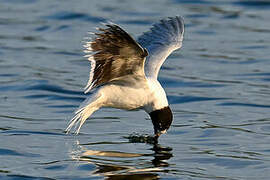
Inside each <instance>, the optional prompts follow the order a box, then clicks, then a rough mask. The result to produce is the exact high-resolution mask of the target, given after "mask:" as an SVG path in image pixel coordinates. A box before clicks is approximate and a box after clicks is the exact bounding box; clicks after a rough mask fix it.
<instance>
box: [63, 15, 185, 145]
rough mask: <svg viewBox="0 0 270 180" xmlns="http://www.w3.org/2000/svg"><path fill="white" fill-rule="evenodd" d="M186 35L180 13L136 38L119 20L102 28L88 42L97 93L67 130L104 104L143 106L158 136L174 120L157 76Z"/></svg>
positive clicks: (90, 83)
mask: <svg viewBox="0 0 270 180" xmlns="http://www.w3.org/2000/svg"><path fill="white" fill-rule="evenodd" d="M183 34H184V22H183V19H182V18H181V17H179V16H176V17H169V18H166V19H162V20H160V22H158V23H156V24H154V25H153V26H152V27H151V29H150V30H149V31H148V32H145V33H143V34H142V35H141V36H139V38H138V40H137V41H136V40H134V39H133V38H132V37H131V36H130V35H129V34H128V33H127V32H126V31H124V30H123V29H122V28H121V27H119V26H118V25H116V24H113V23H108V24H105V28H98V32H97V33H94V35H95V37H94V38H93V39H92V40H91V41H88V42H86V44H85V45H84V46H85V48H86V50H85V52H86V54H87V55H86V57H87V58H88V60H89V61H90V62H91V71H90V77H89V81H88V84H87V86H86V87H85V93H87V92H89V91H90V90H93V92H92V93H91V94H90V96H89V97H88V98H87V99H86V100H85V101H84V102H83V103H82V104H81V106H80V107H79V109H78V110H77V111H76V112H75V116H74V118H73V119H72V120H71V121H70V123H69V125H68V127H67V129H66V131H67V132H69V131H70V130H71V129H72V127H73V126H74V125H75V130H76V133H79V131H80V128H81V126H82V125H83V123H84V122H85V121H86V119H87V118H89V117H90V116H91V114H92V113H94V112H95V111H96V110H98V109H99V108H101V107H113V108H119V109H125V110H135V109H143V110H145V111H146V112H147V113H148V114H149V115H150V117H151V120H152V123H153V126H154V133H155V136H154V137H155V139H156V140H157V139H158V137H159V136H160V135H161V134H163V133H165V132H166V131H167V130H168V129H169V127H170V125H171V123H172V120H173V115H172V111H171V109H170V107H169V104H168V100H167V97H166V93H165V91H164V89H163V88H162V86H161V85H160V83H159V82H158V80H157V77H158V73H159V70H160V67H161V65H162V64H163V62H164V61H165V60H166V58H167V57H168V56H169V55H170V54H171V53H172V52H173V51H174V50H176V49H179V48H180V47H181V46H182V41H183Z"/></svg>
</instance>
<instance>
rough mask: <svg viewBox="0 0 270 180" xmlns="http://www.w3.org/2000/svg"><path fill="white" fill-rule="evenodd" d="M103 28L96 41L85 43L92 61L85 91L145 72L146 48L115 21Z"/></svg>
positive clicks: (89, 58) (100, 29)
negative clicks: (126, 76)
mask: <svg viewBox="0 0 270 180" xmlns="http://www.w3.org/2000/svg"><path fill="white" fill-rule="evenodd" d="M106 26H107V28H105V29H103V28H99V29H98V30H99V32H98V33H95V35H96V36H95V38H94V40H93V41H90V42H87V43H86V44H85V47H86V52H87V53H88V54H89V53H90V55H88V60H89V61H91V71H90V77H89V82H88V84H87V86H86V88H85V89H86V90H85V92H88V91H90V90H91V89H92V88H95V87H96V86H100V85H102V84H105V83H107V82H110V81H113V80H116V79H117V78H119V77H123V76H125V75H129V74H139V75H144V68H143V67H144V59H145V57H146V56H147V51H146V50H144V49H143V48H142V47H141V46H140V45H139V44H138V43H137V42H136V41H135V40H134V39H133V38H132V37H131V36H130V35H129V34H128V33H126V32H125V31H124V30H123V29H122V28H120V27H119V26H117V25H115V24H108V25H106Z"/></svg>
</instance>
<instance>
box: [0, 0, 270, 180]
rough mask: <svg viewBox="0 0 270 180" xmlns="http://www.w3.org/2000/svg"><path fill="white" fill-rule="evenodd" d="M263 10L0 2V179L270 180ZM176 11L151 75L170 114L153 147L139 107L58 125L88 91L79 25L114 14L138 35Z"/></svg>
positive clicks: (150, 2)
mask: <svg viewBox="0 0 270 180" xmlns="http://www.w3.org/2000/svg"><path fill="white" fill-rule="evenodd" d="M269 9H270V3H269V1H267V0H259V1H255V0H228V1H227V0H226V1H225V0H223V1H214V0H197V1H195V0H190V1H189V0H188V1H187V0H167V1H154V0H147V1H146V0H139V1H124V0H122V1H87V0H81V1H75V0H73V1H72V0H67V1H41V0H0V179H1V180H2V179H3V180H17V179H23V180H37V179H38V180H47V179H48V180H49V179H50V180H51V179H82V180H83V179H226V180H236V179H237V180H238V179H245V180H246V179H250V180H253V179H269V177H270V144H269V142H270V113H269V112H270V111H269V110H270V59H269V57H270V39H269V37H270V36H269V35H270V23H269V17H270V11H269ZM175 15H181V16H183V17H184V19H185V25H186V26H185V27H186V29H185V36H184V42H183V47H182V49H181V50H179V51H176V52H174V53H173V54H172V55H171V56H170V57H169V58H168V59H167V61H166V63H165V64H164V66H163V67H162V70H161V72H160V76H159V78H160V82H161V83H162V85H163V86H164V88H165V90H166V92H167V95H168V99H169V103H170V104H171V108H172V110H173V112H174V121H173V124H172V127H171V128H170V130H169V131H168V133H167V134H166V135H162V136H161V138H160V142H159V145H157V146H155V145H152V144H151V143H148V142H147V141H146V140H144V137H147V136H148V135H150V134H152V133H153V129H152V124H151V121H150V119H149V117H148V115H147V114H146V113H145V112H143V111H131V112H127V111H122V110H117V109H110V108H104V109H101V110H99V111H98V112H96V113H95V114H94V115H93V116H92V118H91V119H89V120H88V121H87V122H86V123H85V125H84V126H83V127H82V129H81V133H80V134H79V135H78V136H74V135H72V134H69V135H66V134H65V133H64V130H65V128H66V127H67V123H68V121H69V120H70V118H71V117H72V115H73V111H74V110H75V109H76V108H77V107H78V106H79V104H80V103H81V102H82V101H83V100H84V99H85V98H86V96H87V95H85V94H83V87H84V86H85V84H86V83H87V80H88V74H89V68H90V65H89V62H88V61H86V59H85V58H84V57H83V55H84V54H83V51H82V50H83V48H82V44H83V43H82V41H83V39H84V37H85V36H87V32H88V31H95V27H97V26H100V22H104V21H113V22H115V23H118V24H120V25H121V26H122V27H123V28H124V29H126V30H127V31H128V32H130V33H131V34H132V35H133V36H134V37H137V36H139V35H140V34H141V33H142V32H144V31H147V30H148V29H149V28H150V26H151V24H152V23H154V22H156V21H158V20H159V19H161V18H164V17H167V16H175ZM136 138H138V139H136ZM146 139H147V138H146Z"/></svg>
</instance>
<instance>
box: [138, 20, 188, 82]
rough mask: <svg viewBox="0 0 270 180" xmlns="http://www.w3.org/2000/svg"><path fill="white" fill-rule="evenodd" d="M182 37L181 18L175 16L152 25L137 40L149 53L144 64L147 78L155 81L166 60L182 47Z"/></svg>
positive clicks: (182, 25) (182, 24)
mask: <svg viewBox="0 0 270 180" xmlns="http://www.w3.org/2000/svg"><path fill="white" fill-rule="evenodd" d="M183 35H184V21H183V18H181V17H179V16H176V17H169V18H167V19H163V20H161V21H160V22H159V23H156V24H154V25H153V27H152V28H151V29H150V31H148V32H145V33H144V34H143V35H141V36H140V37H139V38H138V43H139V44H140V45H141V46H142V47H144V48H146V49H147V50H148V52H149V56H148V57H147V58H146V62H145V75H146V76H147V77H151V78H156V79H157V77H158V72H159V69H160V67H161V66H162V64H163V62H164V61H165V60H166V58H167V57H168V56H169V55H170V54H171V53H172V52H173V51H174V50H176V49H179V48H180V47H181V46H182V41H183Z"/></svg>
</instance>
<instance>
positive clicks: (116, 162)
mask: <svg viewBox="0 0 270 180" xmlns="http://www.w3.org/2000/svg"><path fill="white" fill-rule="evenodd" d="M150 150H152V153H148V154H142V153H128V152H120V151H98V150H92V149H90V148H89V146H88V147H85V146H84V145H81V144H80V143H79V141H77V145H76V146H75V147H74V149H73V150H72V151H71V153H70V155H71V157H72V159H73V160H76V161H84V162H88V163H91V164H94V165H95V166H96V167H97V168H96V170H95V171H94V172H91V175H96V176H105V177H107V179H159V174H158V173H159V172H167V171H168V170H166V169H165V168H164V167H169V163H168V162H166V160H169V159H170V158H171V157H172V156H173V155H172V153H171V151H172V148H170V147H162V146H161V145H159V144H153V145H152V148H151V149H150ZM147 157H153V159H152V160H150V161H148V159H147Z"/></svg>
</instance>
